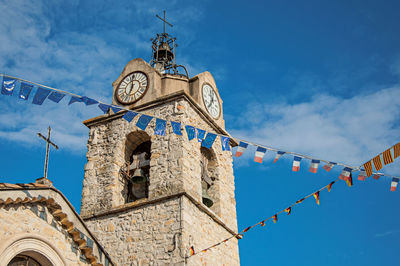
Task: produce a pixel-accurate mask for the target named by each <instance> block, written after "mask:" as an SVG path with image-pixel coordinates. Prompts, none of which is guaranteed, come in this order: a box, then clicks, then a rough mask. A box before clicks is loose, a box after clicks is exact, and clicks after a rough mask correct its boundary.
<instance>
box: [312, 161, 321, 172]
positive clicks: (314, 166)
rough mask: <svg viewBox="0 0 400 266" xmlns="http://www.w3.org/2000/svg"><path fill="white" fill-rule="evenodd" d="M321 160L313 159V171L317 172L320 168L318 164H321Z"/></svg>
mask: <svg viewBox="0 0 400 266" xmlns="http://www.w3.org/2000/svg"><path fill="white" fill-rule="evenodd" d="M319 163H320V161H319V160H314V159H312V160H311V165H310V172H311V173H314V174H315V173H317V170H318V165H319Z"/></svg>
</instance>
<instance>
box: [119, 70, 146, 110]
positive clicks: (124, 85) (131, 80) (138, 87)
mask: <svg viewBox="0 0 400 266" xmlns="http://www.w3.org/2000/svg"><path fill="white" fill-rule="evenodd" d="M148 85H149V82H148V79H147V76H146V74H144V73H143V72H133V73H130V74H129V75H127V76H126V77H125V78H124V79H123V80H122V81H121V83H120V84H119V85H118V88H117V100H118V101H119V102H120V103H123V104H131V103H134V102H136V101H137V100H139V99H140V98H141V97H142V96H143V95H144V94H145V92H146V91H147V88H148Z"/></svg>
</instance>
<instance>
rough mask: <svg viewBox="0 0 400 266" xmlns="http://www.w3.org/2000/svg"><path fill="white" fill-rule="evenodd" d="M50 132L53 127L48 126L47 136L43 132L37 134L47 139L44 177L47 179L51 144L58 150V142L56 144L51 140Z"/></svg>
mask: <svg viewBox="0 0 400 266" xmlns="http://www.w3.org/2000/svg"><path fill="white" fill-rule="evenodd" d="M50 132H51V127H49V128H48V131H47V138H46V137H45V136H43V135H42V134H41V133H37V135H38V136H39V137H40V138H42V139H43V140H44V141H46V157H45V160H44V178H45V179H47V167H48V163H49V150H50V144H51V145H52V146H53V147H54V148H56V150H58V146H57V145H56V144H54V143H53V142H52V141H51V140H50Z"/></svg>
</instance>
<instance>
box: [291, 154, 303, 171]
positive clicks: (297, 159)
mask: <svg viewBox="0 0 400 266" xmlns="http://www.w3.org/2000/svg"><path fill="white" fill-rule="evenodd" d="M301 159H302V158H301V157H299V156H294V158H293V167H292V170H293V171H294V172H298V171H299V170H300V161H301Z"/></svg>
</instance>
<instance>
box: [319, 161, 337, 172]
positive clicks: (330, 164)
mask: <svg viewBox="0 0 400 266" xmlns="http://www.w3.org/2000/svg"><path fill="white" fill-rule="evenodd" d="M335 165H336V163H334V162H329V163H327V164H325V165H324V166H323V167H322V168H324V170H326V171H327V172H329V171H330V170H332V168H333V167H334V166H335Z"/></svg>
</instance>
